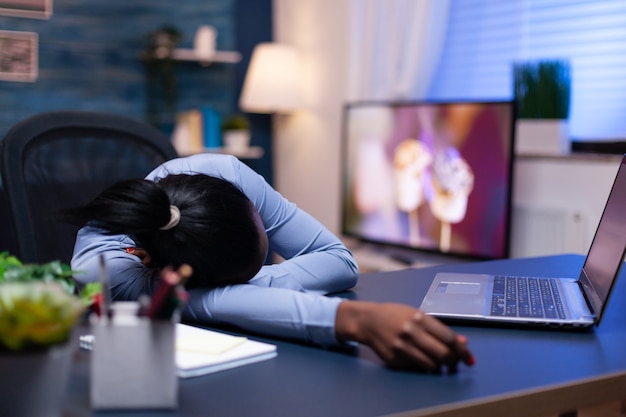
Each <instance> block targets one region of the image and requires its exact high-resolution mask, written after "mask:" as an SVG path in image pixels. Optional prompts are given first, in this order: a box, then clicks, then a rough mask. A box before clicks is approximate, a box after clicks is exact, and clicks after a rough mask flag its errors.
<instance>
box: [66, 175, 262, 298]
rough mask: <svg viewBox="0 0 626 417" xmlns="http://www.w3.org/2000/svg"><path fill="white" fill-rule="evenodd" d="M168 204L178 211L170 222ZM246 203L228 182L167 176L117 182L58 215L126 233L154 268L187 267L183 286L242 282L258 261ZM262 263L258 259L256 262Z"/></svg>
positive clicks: (252, 221)
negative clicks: (189, 269)
mask: <svg viewBox="0 0 626 417" xmlns="http://www.w3.org/2000/svg"><path fill="white" fill-rule="evenodd" d="M170 205H174V206H176V207H177V208H178V209H179V210H180V221H179V223H178V224H177V225H176V226H175V227H173V228H171V229H168V230H162V229H161V228H162V227H163V226H165V225H166V224H167V223H168V222H169V221H170ZM253 213H254V207H253V205H252V203H251V201H250V200H249V199H248V198H247V197H246V196H245V195H244V194H243V192H241V191H240V190H239V189H238V188H237V187H236V186H234V185H233V184H231V183H230V182H228V181H226V180H224V179H221V178H215V177H211V176H208V175H204V174H194V175H189V174H175V175H168V176H166V177H164V178H162V179H160V180H157V181H156V182H153V181H148V180H126V181H121V182H118V183H116V184H114V185H113V186H111V187H109V188H108V189H106V190H105V191H103V192H102V193H101V194H100V195H99V196H97V197H96V198H95V199H94V200H92V201H91V202H90V203H88V204H87V205H85V206H83V207H77V208H73V209H70V210H66V211H64V212H63V217H64V219H65V221H70V222H72V223H78V224H79V225H84V224H90V225H93V226H97V227H99V228H102V229H105V230H107V231H108V232H110V233H120V234H127V235H130V236H131V237H132V238H133V240H135V242H136V243H137V245H138V246H139V247H141V248H143V249H145V250H146V251H147V252H148V253H149V254H150V257H151V258H152V262H153V263H154V265H155V266H156V267H164V266H168V265H169V266H172V267H174V268H177V267H178V266H180V265H182V264H189V265H190V266H191V267H192V268H193V275H192V276H191V277H190V278H189V280H188V281H187V285H186V286H187V288H197V287H202V288H211V287H218V286H222V285H227V284H234V283H242V282H247V281H248V280H249V279H250V278H251V273H254V272H256V269H255V270H254V271H252V272H251V265H252V266H254V265H256V264H258V263H259V259H260V258H261V256H264V255H265V254H260V253H259V251H260V235H259V233H260V232H259V229H258V226H257V223H256V221H255V217H254V214H253ZM262 259H264V258H262Z"/></svg>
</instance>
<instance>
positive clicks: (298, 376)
mask: <svg viewBox="0 0 626 417" xmlns="http://www.w3.org/2000/svg"><path fill="white" fill-rule="evenodd" d="M583 260H584V257H582V256H579V255H559V256H550V257H544V258H532V259H531V258H529V259H514V260H500V261H489V262H476V263H469V264H455V265H442V266H437V267H433V268H425V269H414V270H405V271H394V272H383V273H369V274H363V275H362V276H361V278H360V280H359V283H358V285H357V286H356V287H355V288H354V290H353V291H350V292H347V293H343V294H341V296H345V297H346V298H352V299H359V300H369V301H393V302H401V303H406V304H411V305H414V306H419V304H420V302H421V300H422V297H423V295H424V293H425V292H426V289H427V288H428V286H429V284H430V282H431V280H432V278H433V277H434V275H435V273H436V272H438V271H442V270H446V271H473V272H488V273H505V272H513V273H516V274H526V275H539V274H542V275H546V276H555V277H556V276H571V277H577V276H578V272H579V270H580V268H581V266H582V262H583ZM625 274H626V271H625V273H623V274H621V275H622V276H621V277H620V280H618V283H617V284H616V287H615V289H614V292H613V295H612V297H611V300H610V301H609V305H608V307H607V311H606V314H605V317H604V319H603V321H602V323H601V324H600V326H599V327H598V328H596V329H594V330H593V331H590V332H565V331H558V330H520V329H504V328H479V327H469V326H466V327H460V326H456V327H455V329H456V330H457V331H459V332H460V333H463V334H465V335H466V336H467V337H468V338H469V343H470V346H471V348H472V350H473V352H474V354H475V356H476V365H475V366H474V367H471V368H469V367H464V366H462V367H461V369H460V371H459V372H458V373H457V374H453V375H424V374H418V373H408V372H398V371H391V370H388V369H386V368H384V367H383V366H381V364H380V362H379V360H378V358H377V357H376V356H375V355H374V354H373V353H372V352H371V351H370V350H369V349H368V348H366V347H362V348H359V349H358V352H356V353H355V354H354V353H352V354H351V353H346V352H339V351H332V350H325V349H320V348H317V347H310V346H306V345H302V344H298V343H292V342H288V341H280V340H275V339H262V338H257V337H255V336H252V337H253V338H257V339H260V340H268V341H270V342H271V343H275V344H277V345H278V357H277V358H275V359H271V360H268V361H264V362H260V363H256V364H252V365H246V366H243V367H240V368H236V369H232V370H228V371H223V372H220V373H216V374H212V375H208V376H205V377H199V378H193V379H187V380H181V381H180V407H179V409H178V410H177V411H173V412H166V411H163V412H157V411H151V412H144V413H139V414H137V413H131V412H123V413H116V414H115V415H129V416H130V415H146V416H147V415H150V416H161V415H162V416H248V415H250V416H252V415H254V416H273V417H277V416H289V417H292V416H299V417H305V416H342V417H347V416H360V417H367V416H380V415H389V414H398V415H403V416H404V415H406V416H408V415H415V416H417V415H440V416H444V415H445V416H447V415H498V414H502V415H504V414H505V413H506V415H510V416H512V415H525V413H528V414H527V415H537V411H538V410H541V413H540V414H546V412H547V414H549V413H557V412H565V411H568V410H571V409H574V408H576V407H577V406H583V405H589V404H594V403H596V402H602V401H607V400H612V399H618V398H621V397H620V395H619V394H617V393H618V392H619V393H623V394H622V396H623V397H626V352H625V347H626V326H625V325H623V323H624V322H625V321H626V278H625V277H624V275H625ZM84 355H85V354H84ZM87 364H88V359H87V358H82V359H80V358H78V360H77V366H76V367H75V370H74V374H73V376H72V379H71V383H70V388H69V392H68V396H69V397H68V400H67V407H66V408H67V411H66V415H68V416H83V415H91V412H90V410H89V404H88V401H89V400H88V382H89V378H88V372H87V370H88V366H87ZM513 371H519V378H518V379H516V378H513V376H512V373H513ZM583 388H584V389H585V390H587V389H590V390H596V391H597V392H595V393H581V391H582V390H583ZM546 393H547V394H546ZM516 401H517V402H516ZM520 404H523V405H524V406H523V407H520ZM472 407H479V408H474V409H472ZM480 407H483V408H480ZM484 407H492V408H484ZM533 410H534V411H533ZM487 412H488V413H489V414H486V413H487ZM464 413H465V414H464ZM94 415H109V414H108V413H94Z"/></svg>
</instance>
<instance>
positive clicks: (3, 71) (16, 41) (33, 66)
mask: <svg viewBox="0 0 626 417" xmlns="http://www.w3.org/2000/svg"><path fill="white" fill-rule="evenodd" d="M38 49H39V37H38V35H37V33H36V32H17V31H8V30H0V80H1V81H22V82H33V81H35V80H36V79H37V77H38V75H39V63H38V58H39V56H38V55H39V50H38Z"/></svg>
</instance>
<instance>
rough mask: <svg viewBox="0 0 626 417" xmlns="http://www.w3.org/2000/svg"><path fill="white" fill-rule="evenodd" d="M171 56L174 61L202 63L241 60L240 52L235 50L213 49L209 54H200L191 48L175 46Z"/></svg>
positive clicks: (230, 62)
mask: <svg viewBox="0 0 626 417" xmlns="http://www.w3.org/2000/svg"><path fill="white" fill-rule="evenodd" d="M172 58H173V59H175V60H176V61H196V62H199V63H200V64H202V65H209V64H212V63H224V64H236V63H237V62H239V61H241V54H240V53H239V52H237V51H215V52H214V53H213V54H212V55H211V56H200V55H198V54H197V53H196V51H195V50H193V49H182V48H176V49H174V50H173V51H172Z"/></svg>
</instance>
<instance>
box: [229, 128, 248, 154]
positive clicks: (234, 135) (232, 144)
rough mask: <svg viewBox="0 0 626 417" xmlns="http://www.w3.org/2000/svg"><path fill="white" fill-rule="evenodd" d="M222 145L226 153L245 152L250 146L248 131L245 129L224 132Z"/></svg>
mask: <svg viewBox="0 0 626 417" xmlns="http://www.w3.org/2000/svg"><path fill="white" fill-rule="evenodd" d="M222 143H223V145H224V149H225V150H226V151H233V152H237V151H245V150H246V149H248V147H249V146H250V131H249V130H247V129H238V130H225V131H224V132H223V133H222Z"/></svg>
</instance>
